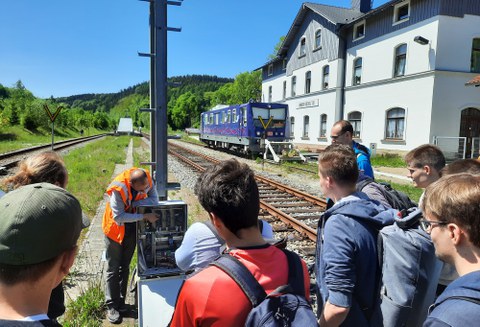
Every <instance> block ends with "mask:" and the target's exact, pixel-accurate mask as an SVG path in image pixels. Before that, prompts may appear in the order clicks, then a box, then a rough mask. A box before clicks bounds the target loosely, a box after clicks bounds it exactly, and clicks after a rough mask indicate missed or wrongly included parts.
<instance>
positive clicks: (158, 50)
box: [139, 0, 182, 200]
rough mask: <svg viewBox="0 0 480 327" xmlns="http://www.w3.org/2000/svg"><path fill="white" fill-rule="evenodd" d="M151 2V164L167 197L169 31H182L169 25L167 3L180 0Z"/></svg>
mask: <svg viewBox="0 0 480 327" xmlns="http://www.w3.org/2000/svg"><path fill="white" fill-rule="evenodd" d="M144 1H148V2H150V51H151V52H150V53H149V54H144V53H139V55H140V56H144V57H150V60H151V62H150V74H151V75H150V109H140V110H141V111H149V112H150V113H151V116H150V131H151V137H150V138H151V140H150V142H151V143H150V146H151V155H150V157H151V160H152V162H151V164H152V165H153V166H154V167H155V173H154V174H153V175H154V179H155V184H156V187H157V192H158V197H159V199H160V200H167V191H168V188H169V187H168V186H169V185H168V165H167V163H168V162H167V154H168V150H167V139H168V133H167V131H168V128H167V125H168V124H167V86H168V85H167V32H168V31H173V32H180V31H181V29H180V28H173V27H168V26H167V5H173V6H180V5H181V4H182V3H181V2H179V1H169V0H144Z"/></svg>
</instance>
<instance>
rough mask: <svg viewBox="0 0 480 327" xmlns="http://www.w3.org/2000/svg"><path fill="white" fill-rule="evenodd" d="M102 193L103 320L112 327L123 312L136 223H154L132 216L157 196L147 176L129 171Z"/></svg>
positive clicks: (148, 215) (153, 219) (149, 218)
mask: <svg viewBox="0 0 480 327" xmlns="http://www.w3.org/2000/svg"><path fill="white" fill-rule="evenodd" d="M106 193H107V194H108V196H109V197H110V199H109V201H108V202H107V205H106V208H105V213H104V214H103V222H102V229H103V232H104V234H105V245H106V259H107V273H106V282H105V284H106V292H105V302H106V305H107V319H108V320H109V321H110V322H111V323H114V324H119V323H121V322H122V316H121V314H120V313H121V312H123V313H124V312H125V311H126V306H125V296H126V293H127V284H128V276H129V266H130V261H131V259H132V256H133V253H134V251H135V245H136V222H137V221H141V220H146V221H149V222H150V223H155V222H156V221H157V220H158V217H157V216H156V215H155V214H154V213H145V214H140V213H136V208H137V207H139V206H142V205H152V204H157V203H158V194H157V191H156V189H155V187H154V185H153V182H152V178H151V176H150V174H149V173H148V172H147V171H146V170H143V169H140V168H136V167H133V168H130V169H127V170H125V171H124V172H122V173H121V174H120V175H118V176H117V177H115V179H114V180H113V181H112V183H111V184H110V185H109V186H108V188H107V191H106Z"/></svg>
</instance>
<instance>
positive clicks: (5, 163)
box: [0, 133, 108, 170]
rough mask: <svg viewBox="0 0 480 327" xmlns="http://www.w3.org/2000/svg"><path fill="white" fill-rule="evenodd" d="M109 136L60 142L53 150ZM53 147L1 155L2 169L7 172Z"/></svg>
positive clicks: (100, 135)
mask: <svg viewBox="0 0 480 327" xmlns="http://www.w3.org/2000/svg"><path fill="white" fill-rule="evenodd" d="M106 135H108V133H105V134H98V135H94V136H86V137H79V138H75V139H71V140H65V141H59V142H55V143H54V146H53V149H54V151H59V150H63V149H67V148H69V147H72V146H74V145H77V144H80V143H84V142H88V141H92V140H95V139H98V138H101V137H104V136H106ZM51 147H52V145H51V144H46V145H38V146H34V147H30V148H24V149H20V150H15V151H11V152H7V153H2V154H0V168H2V167H3V170H7V169H10V168H13V167H16V166H17V164H18V163H19V162H20V161H21V160H22V159H23V158H25V157H27V156H29V155H31V154H32V153H35V152H39V151H45V150H49V149H51Z"/></svg>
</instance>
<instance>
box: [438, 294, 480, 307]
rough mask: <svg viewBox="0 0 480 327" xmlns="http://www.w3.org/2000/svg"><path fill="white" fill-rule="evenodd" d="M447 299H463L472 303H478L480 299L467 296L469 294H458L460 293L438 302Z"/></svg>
mask: <svg viewBox="0 0 480 327" xmlns="http://www.w3.org/2000/svg"><path fill="white" fill-rule="evenodd" d="M448 300H463V301H468V302H472V303H475V304H480V299H477V298H474V297H469V296H460V295H458V296H449V297H447V298H446V299H444V300H443V301H442V302H440V303H443V302H445V301H448ZM440 303H438V304H440ZM438 304H437V305H438Z"/></svg>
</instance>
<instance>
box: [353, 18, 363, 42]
mask: <svg viewBox="0 0 480 327" xmlns="http://www.w3.org/2000/svg"><path fill="white" fill-rule="evenodd" d="M364 37H365V21H362V22H360V23H357V24H355V25H354V26H353V40H354V41H356V40H359V39H363V38H364Z"/></svg>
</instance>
